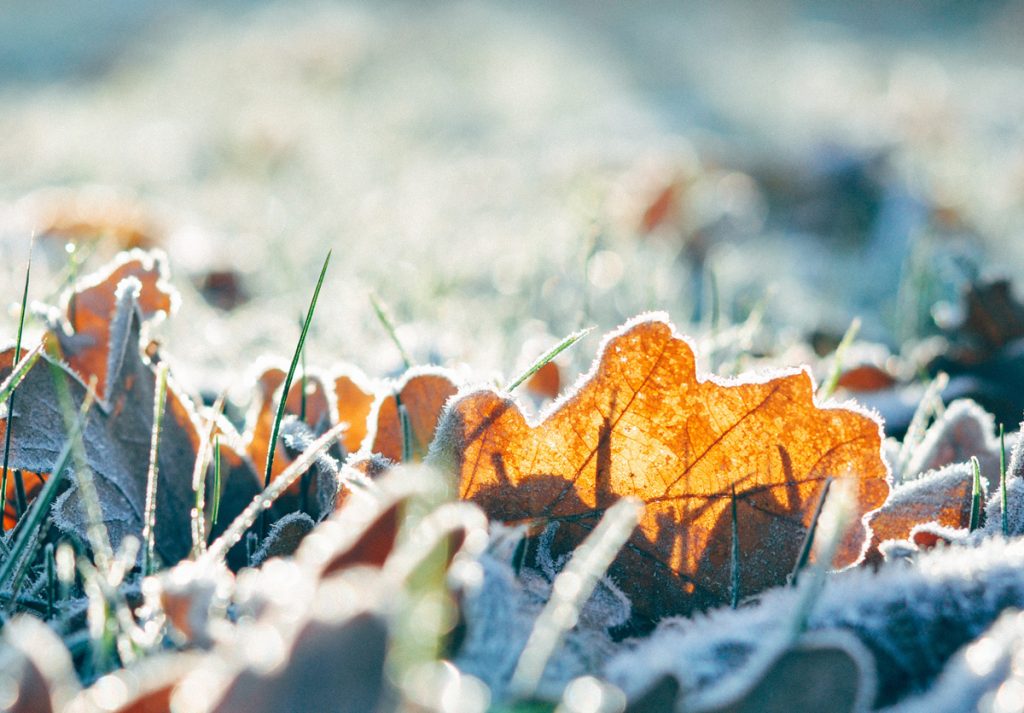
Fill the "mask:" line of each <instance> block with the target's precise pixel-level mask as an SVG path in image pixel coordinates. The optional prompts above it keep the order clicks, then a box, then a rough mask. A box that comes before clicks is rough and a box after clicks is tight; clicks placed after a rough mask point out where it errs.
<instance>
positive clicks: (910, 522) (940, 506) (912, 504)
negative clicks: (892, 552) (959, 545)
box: [866, 463, 985, 563]
mask: <svg viewBox="0 0 1024 713" xmlns="http://www.w3.org/2000/svg"><path fill="white" fill-rule="evenodd" d="M972 475H973V471H972V469H971V466H970V464H969V463H956V464H953V465H950V466H946V467H945V468H942V469H941V470H937V471H933V472H929V473H926V474H925V475H923V476H921V477H920V478H918V479H917V480H912V481H910V482H908V483H905V484H904V485H900V486H899V487H897V488H895V489H894V490H893V491H892V493H890V494H889V497H888V499H887V500H886V501H885V504H884V505H882V507H881V508H879V509H878V510H876V511H875V512H873V513H871V514H870V515H868V517H867V519H866V522H867V524H868V526H869V527H870V528H871V541H870V544H869V546H868V550H867V554H866V559H867V560H868V561H870V562H876V563H877V562H880V561H881V560H882V555H881V552H880V551H879V550H878V545H880V544H881V543H882V542H884V541H886V540H906V539H909V538H910V536H911V531H912V530H913V529H914V527H915V526H917V525H920V524H924V523H937V524H938V525H941V526H943V527H953V528H965V527H967V526H968V525H969V524H970V521H971V491H972V489H973V477H972ZM984 484H985V483H983V485H984ZM982 501H983V502H984V498H983V500H982Z"/></svg>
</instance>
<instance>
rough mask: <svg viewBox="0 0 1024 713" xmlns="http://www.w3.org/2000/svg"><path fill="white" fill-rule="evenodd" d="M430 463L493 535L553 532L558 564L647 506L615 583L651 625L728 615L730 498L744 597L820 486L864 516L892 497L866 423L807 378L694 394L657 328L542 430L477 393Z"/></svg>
mask: <svg viewBox="0 0 1024 713" xmlns="http://www.w3.org/2000/svg"><path fill="white" fill-rule="evenodd" d="M435 449H436V451H435V456H434V457H435V458H436V460H437V461H438V462H440V463H443V464H447V465H448V466H449V467H450V468H451V469H452V470H453V471H454V473H455V475H456V478H457V479H458V488H459V494H460V496H461V497H462V498H464V499H469V500H473V501H475V502H476V503H478V504H479V505H481V506H482V507H483V509H484V511H485V512H487V513H488V515H489V516H490V517H491V518H492V519H496V520H501V521H505V522H521V521H537V520H541V521H555V522H559V523H560V526H559V527H560V529H559V531H558V535H559V537H560V538H561V540H562V548H565V549H568V548H570V547H573V546H575V545H577V544H579V543H580V542H581V541H582V540H583V538H584V537H585V536H586V534H587V533H588V532H589V531H590V530H591V529H592V528H593V527H594V526H595V525H596V524H597V522H598V520H599V519H600V516H601V513H602V512H603V511H604V510H605V509H606V508H607V507H608V506H609V505H611V504H612V503H613V502H615V501H616V500H617V499H618V498H620V497H622V496H625V495H632V496H636V497H638V498H640V499H641V500H643V501H644V502H645V503H646V509H645V512H644V515H643V517H642V519H641V523H640V526H639V527H638V529H637V530H636V531H635V532H634V533H633V536H632V537H631V538H630V540H629V542H628V543H627V545H626V547H625V548H624V549H623V551H622V552H621V553H620V555H619V557H618V558H617V559H616V562H615V563H614V564H613V565H612V568H611V573H612V576H613V578H614V579H615V580H616V581H617V582H618V583H619V585H620V586H621V587H622V588H623V589H624V590H625V591H626V592H627V593H628V594H629V595H630V596H631V599H632V601H633V605H634V609H635V611H637V612H638V613H639V614H641V615H642V616H646V617H650V618H658V617H661V616H664V615H668V614H674V613H681V612H691V611H694V610H699V609H704V608H707V607H710V606H715V605H718V604H721V603H723V602H725V601H728V600H729V596H730V588H731V586H730V582H731V578H730V574H731V567H730V553H731V528H732V520H731V514H730V512H731V508H730V503H731V491H732V489H733V488H735V493H736V500H737V507H738V513H739V514H738V523H739V551H740V553H741V555H740V582H741V592H740V593H741V594H742V595H748V594H752V593H755V592H758V591H761V590H763V589H765V588H767V587H771V586H774V585H777V584H781V583H782V582H784V581H785V577H786V575H787V574H788V573H789V572H790V571H791V570H792V568H793V564H794V562H795V561H796V558H797V555H798V552H799V550H800V547H801V543H802V541H803V539H804V536H805V533H806V530H807V527H808V526H809V524H810V521H811V518H812V517H813V511H814V509H815V505H816V503H817V501H818V498H819V496H820V493H821V488H822V487H823V483H824V481H825V479H826V478H827V477H829V476H833V477H836V478H849V479H852V480H854V481H855V488H854V492H855V493H856V495H857V498H858V507H859V512H860V513H864V512H867V511H869V510H872V509H873V508H875V507H878V506H879V505H881V504H882V502H883V501H884V500H885V496H886V494H887V493H888V490H889V485H888V481H887V474H888V473H887V468H886V465H885V463H884V462H883V460H882V458H881V429H880V426H879V424H878V423H877V422H876V421H874V420H873V419H872V418H870V417H868V416H866V415H865V414H863V413H860V412H857V411H854V410H850V409H843V408H820V407H818V406H816V405H815V403H814V398H813V385H812V383H811V378H810V376H809V375H808V374H807V373H805V372H802V371H797V372H794V371H790V372H786V373H784V374H780V375H778V376H776V377H775V378H771V379H761V380H748V381H724V380H716V379H714V378H707V379H699V378H697V374H696V369H695V364H694V356H693V351H692V349H691V347H690V346H689V344H688V343H687V342H686V341H684V340H683V339H681V338H679V337H677V336H675V335H674V333H673V329H672V327H671V325H670V324H668V323H667V321H664V319H663V318H659V317H651V316H648V317H644V318H641V319H638V320H635V321H633V322H630V323H628V324H627V325H625V326H624V327H623V328H621V329H620V330H618V331H616V332H615V333H613V334H612V335H610V337H609V338H608V339H607V341H606V342H605V345H604V348H603V350H602V352H601V356H600V357H599V360H598V363H597V364H596V365H595V367H594V368H593V370H592V372H591V374H590V375H589V376H588V377H587V378H586V379H585V380H584V381H583V382H582V383H581V386H580V387H579V388H578V390H577V391H576V392H575V393H573V394H571V395H570V396H569V397H568V398H566V399H565V400H564V401H562V402H560V403H559V404H558V405H557V407H556V408H555V409H554V410H553V411H552V412H550V413H549V414H548V415H547V417H546V418H544V419H543V420H542V421H541V422H540V423H538V424H536V425H534V424H531V423H529V422H528V421H527V420H526V418H525V417H524V416H523V414H522V412H521V411H520V410H519V408H518V406H517V405H516V404H515V402H514V401H513V400H511V399H510V398H509V397H507V396H503V395H501V394H498V393H496V392H494V391H490V390H482V391H476V392H473V393H469V394H466V395H464V396H461V397H459V398H458V399H456V400H455V401H453V402H452V404H451V405H450V407H449V409H448V410H447V411H446V416H445V418H444V420H443V423H442V424H441V426H440V427H439V432H438V436H437V442H436V444H435ZM863 538H864V533H863V532H858V533H857V534H856V537H855V539H857V540H863ZM849 559H850V558H849V557H847V561H838V562H836V564H837V565H846V564H850V563H851V562H850V561H848V560H849Z"/></svg>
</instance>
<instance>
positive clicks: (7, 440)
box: [0, 236, 35, 530]
mask: <svg viewBox="0 0 1024 713" xmlns="http://www.w3.org/2000/svg"><path fill="white" fill-rule="evenodd" d="M34 245H35V237H34V236H33V238H32V242H30V243H29V247H28V264H27V265H26V266H25V287H24V289H23V290H22V292H21V313H20V314H19V315H18V337H17V339H16V340H15V342H14V357H15V359H18V360H20V359H21V338H22V336H24V333H25V313H26V312H27V311H28V283H29V277H30V276H31V274H32V248H33V246H34ZM7 413H8V416H9V415H10V414H12V413H14V388H13V387H12V388H11V391H10V393H9V394H7ZM13 432H14V428H13V427H12V424H11V419H10V418H8V419H7V432H6V434H5V435H4V468H3V477H2V478H0V513H3V512H4V509H5V508H6V507H7V466H8V462H9V458H10V455H11V434H12V433H13ZM14 477H15V478H17V479H18V480H19V481H20V480H21V471H18V472H17V473H15V476H14ZM20 485H21V487H20V488H18V492H19V494H21V495H24V493H25V484H24V482H20ZM19 501H20V502H19V503H18V507H19V510H20V512H25V510H24V507H25V503H24V501H23V498H19ZM0 530H3V520H2V519H0Z"/></svg>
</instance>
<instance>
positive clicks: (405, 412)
mask: <svg viewBox="0 0 1024 713" xmlns="http://www.w3.org/2000/svg"><path fill="white" fill-rule="evenodd" d="M395 403H397V404H398V422H399V424H401V426H402V462H403V463H411V462H412V449H413V445H412V440H413V437H412V423H411V422H410V421H409V409H407V408H406V407H405V404H403V403H402V400H401V397H400V396H399V395H398V393H395Z"/></svg>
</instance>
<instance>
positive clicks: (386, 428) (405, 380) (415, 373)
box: [368, 367, 458, 463]
mask: <svg viewBox="0 0 1024 713" xmlns="http://www.w3.org/2000/svg"><path fill="white" fill-rule="evenodd" d="M457 391H458V386H456V384H455V380H454V376H452V375H451V373H450V372H448V371H446V370H444V369H437V368H431V367H423V368H418V369H412V370H410V371H408V372H406V374H405V375H404V376H403V377H402V379H401V380H400V381H399V382H398V383H397V384H396V385H395V387H394V389H393V391H392V392H391V393H389V394H387V395H386V396H384V397H382V398H381V399H380V400H379V402H378V404H377V406H376V409H375V413H374V414H373V415H371V417H370V419H371V421H372V422H375V423H376V428H375V430H374V432H373V434H372V439H373V440H372V442H371V445H370V446H369V449H368V450H369V452H370V453H376V454H379V455H382V456H384V457H385V458H388V459H390V460H392V461H394V462H395V463H400V462H401V461H402V452H403V440H404V439H403V435H402V419H401V416H400V415H399V408H400V407H401V408H403V409H404V410H405V413H406V414H407V416H408V420H409V427H410V435H411V440H412V442H411V444H410V446H411V451H412V460H413V461H421V460H423V458H424V457H425V456H426V455H427V450H428V448H429V447H430V443H431V441H433V440H434V431H435V429H436V428H437V421H438V418H439V417H440V415H441V409H442V408H444V405H445V403H446V402H447V401H448V399H449V398H451V397H452V396H454V395H455V393H456V392H457ZM368 438H370V436H368Z"/></svg>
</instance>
